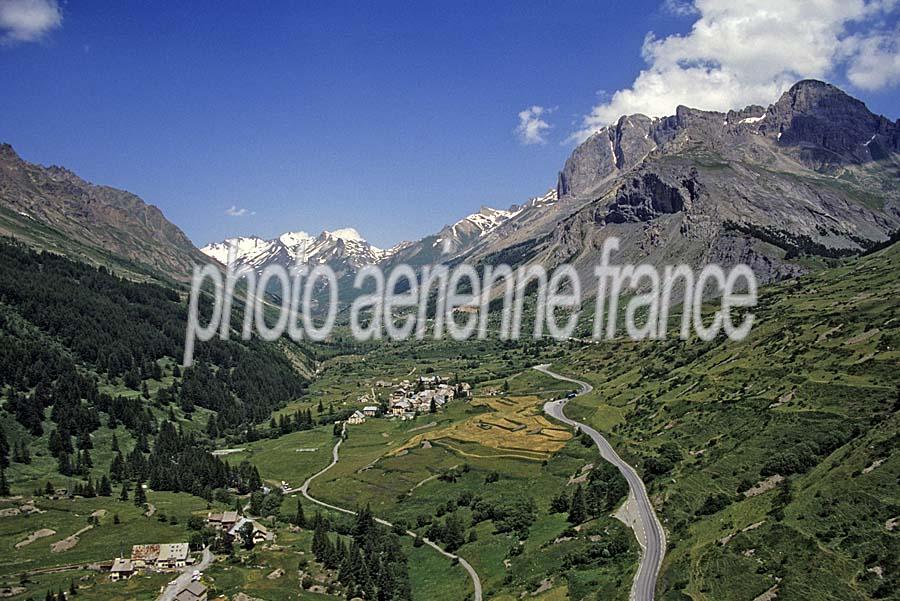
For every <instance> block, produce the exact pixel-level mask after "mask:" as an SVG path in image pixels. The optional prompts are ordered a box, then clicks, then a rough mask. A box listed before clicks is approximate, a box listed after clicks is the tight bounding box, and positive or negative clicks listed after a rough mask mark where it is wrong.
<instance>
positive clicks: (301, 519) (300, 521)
mask: <svg viewBox="0 0 900 601" xmlns="http://www.w3.org/2000/svg"><path fill="white" fill-rule="evenodd" d="M294 525H295V526H298V527H300V528H306V515H304V513H303V503H302V502H301V501H300V499H297V513H296V514H295V515H294Z"/></svg>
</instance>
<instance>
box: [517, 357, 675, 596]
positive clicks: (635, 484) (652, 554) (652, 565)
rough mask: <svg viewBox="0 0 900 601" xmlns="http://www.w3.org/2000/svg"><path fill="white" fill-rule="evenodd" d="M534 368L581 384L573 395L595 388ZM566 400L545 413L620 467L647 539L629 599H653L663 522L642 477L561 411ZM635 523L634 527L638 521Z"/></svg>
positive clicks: (604, 442)
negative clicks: (575, 429)
mask: <svg viewBox="0 0 900 601" xmlns="http://www.w3.org/2000/svg"><path fill="white" fill-rule="evenodd" d="M534 369H536V370H538V371H539V372H541V373H543V374H546V375H548V376H550V377H551V378H556V379H557V380H562V381H565V382H571V383H572V384H576V385H577V386H579V387H580V390H579V391H577V392H576V393H575V394H576V395H582V394H587V393H589V392H591V391H592V390H593V389H594V387H593V386H591V385H590V384H588V383H587V382H582V381H581V380H575V379H573V378H568V377H566V376H563V375H560V374H558V373H556V372H552V371H550V366H549V365H537V366H535V368H534ZM568 400H569V399H560V400H558V401H547V402H546V403H544V412H545V413H547V415H550V416H551V417H553V418H554V419H557V420H559V421H561V422H563V423H566V424H569V425H570V426H577V427H578V428H579V429H580V430H581V431H582V432H587V434H588V436H590V437H591V438H592V439H593V441H594V442H595V443H596V444H597V447H598V448H599V449H600V456H601V457H603V459H605V460H606V461H608V462H609V463H611V464H613V465H614V466H616V467H617V468H619V471H620V472H622V475H623V476H625V480H627V481H628V488H629V489H630V496H631V497H632V498H633V499H634V501H635V506H636V509H637V511H638V518H639V520H640V527H641V529H642V530H643V532H644V534H645V538H646V545H642V546H643V547H644V549H643V554H642V556H641V563H640V565H639V566H638V571H637V574H635V576H634V582H633V583H632V585H631V597H630V598H631V599H632V600H633V601H652V600H653V594H654V591H655V590H656V577H657V575H658V574H659V568H660V566H661V565H662V560H663V556H665V554H666V534H665V532H664V531H663V528H662V524H660V523H659V518H657V517H656V512H655V511H654V510H653V505H651V504H650V498H649V497H648V496H647V487H646V486H645V485H644V481H643V480H641V477H640V476H638V474H637V472H636V471H635V470H634V468H633V467H631V466H630V465H628V464H627V463H625V461H624V460H623V459H622V458H621V457H619V455H618V453H616V451H615V450H614V449H613V448H612V445H610V444H609V441H607V440H606V439H605V438H604V437H603V436H602V435H601V434H600V433H599V432H597V431H596V430H594V429H593V428H591V427H590V426H588V425H586V424H583V423H581V422H577V421H575V420H574V419H569V418H568V417H566V416H565V413H563V410H564V409H565V407H566V403H567V402H568ZM634 526H635V528H636V527H637V524H635V525H634ZM635 537H636V538H637V539H638V543H640V542H641V537H640V536H639V535H638V533H637V530H636V529H635Z"/></svg>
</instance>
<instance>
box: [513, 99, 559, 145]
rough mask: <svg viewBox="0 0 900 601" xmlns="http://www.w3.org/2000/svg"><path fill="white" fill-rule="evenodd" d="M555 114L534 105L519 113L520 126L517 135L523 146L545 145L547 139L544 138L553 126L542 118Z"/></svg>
mask: <svg viewBox="0 0 900 601" xmlns="http://www.w3.org/2000/svg"><path fill="white" fill-rule="evenodd" d="M551 112H553V111H552V110H551V109H546V108H544V107H542V106H537V105H534V106H532V107H531V108H527V109H525V110H524V111H521V112H520V113H519V126H518V127H516V134H517V135H518V136H519V140H520V141H521V142H522V144H545V143H546V142H547V139H546V138H544V132H546V131H547V130H548V129H550V128H551V127H552V126H551V125H550V124H549V123H547V122H546V121H544V119H542V116H544V115H548V114H550V113H551Z"/></svg>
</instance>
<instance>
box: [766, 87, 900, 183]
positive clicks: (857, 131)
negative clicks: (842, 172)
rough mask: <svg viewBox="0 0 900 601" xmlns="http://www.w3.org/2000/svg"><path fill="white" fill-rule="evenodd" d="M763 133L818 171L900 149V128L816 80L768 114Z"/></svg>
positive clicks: (795, 89) (795, 90)
mask: <svg viewBox="0 0 900 601" xmlns="http://www.w3.org/2000/svg"><path fill="white" fill-rule="evenodd" d="M760 133H762V134H764V135H768V136H774V137H775V138H776V139H777V141H778V143H779V144H780V145H781V146H785V147H796V148H797V154H798V158H799V159H800V161H801V162H803V163H804V164H806V165H807V166H809V167H812V168H813V169H816V170H819V171H832V170H834V169H835V168H838V167H840V166H841V165H844V164H848V163H849V164H859V163H864V162H867V161H872V160H879V159H882V158H885V157H887V156H888V155H889V154H890V153H891V152H897V151H900V128H898V127H897V124H896V123H894V122H891V121H889V120H888V119H886V118H884V117H882V116H880V115H876V114H874V113H872V112H871V111H869V109H868V108H867V107H866V105H865V103H863V102H862V101H860V100H857V99H856V98H853V97H852V96H849V95H848V94H846V93H844V92H843V91H842V90H840V89H839V88H837V87H835V86H833V85H831V84H827V83H825V82H822V81H817V80H814V79H805V80H803V81H800V82H797V83H796V84H794V85H793V86H791V89H789V90H788V91H787V92H785V93H784V94H782V95H781V98H779V99H778V101H777V102H775V104H773V105H772V106H770V107H769V109H768V111H767V112H766V118H765V122H764V125H763V126H762V127H761V128H760Z"/></svg>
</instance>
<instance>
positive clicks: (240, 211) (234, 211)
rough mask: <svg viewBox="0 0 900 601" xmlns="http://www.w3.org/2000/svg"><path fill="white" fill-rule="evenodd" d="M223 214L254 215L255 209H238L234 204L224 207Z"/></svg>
mask: <svg viewBox="0 0 900 601" xmlns="http://www.w3.org/2000/svg"><path fill="white" fill-rule="evenodd" d="M225 214H226V215H228V216H229V217H247V216H249V215H256V211H251V210H249V209H244V208H240V209H239V208H237V207H236V206H235V205H231V206H230V207H229V208H227V209H225Z"/></svg>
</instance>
